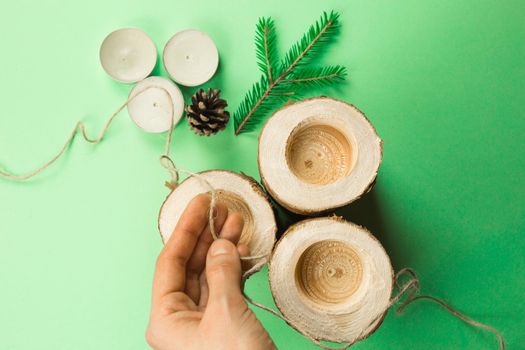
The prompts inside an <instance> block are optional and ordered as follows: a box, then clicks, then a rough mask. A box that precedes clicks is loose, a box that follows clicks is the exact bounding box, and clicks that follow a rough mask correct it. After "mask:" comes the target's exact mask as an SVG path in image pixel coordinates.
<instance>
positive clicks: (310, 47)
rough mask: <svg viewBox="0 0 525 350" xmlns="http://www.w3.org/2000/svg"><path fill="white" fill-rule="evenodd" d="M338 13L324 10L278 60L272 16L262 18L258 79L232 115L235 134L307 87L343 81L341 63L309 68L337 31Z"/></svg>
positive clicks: (257, 43) (250, 127)
mask: <svg viewBox="0 0 525 350" xmlns="http://www.w3.org/2000/svg"><path fill="white" fill-rule="evenodd" d="M338 28H339V14H338V13H336V12H333V11H332V12H330V13H326V12H324V13H323V15H322V16H321V18H320V19H319V20H318V21H317V22H315V23H314V24H313V25H312V26H310V28H309V29H308V31H307V32H306V33H305V34H304V35H303V37H302V38H301V39H300V40H299V41H298V42H296V43H295V44H294V45H293V46H292V47H291V48H290V50H289V51H288V52H287V53H286V55H285V56H284V58H283V59H282V61H279V57H278V52H277V35H276V32H275V24H274V21H273V20H272V19H271V18H261V19H260V20H259V23H257V27H256V32H255V48H256V56H257V65H258V66H259V69H260V70H261V72H262V73H263V75H262V76H261V79H260V80H259V81H258V82H256V83H255V84H254V85H253V86H252V88H251V90H249V91H248V93H247V94H246V96H245V97H244V100H243V101H242V102H241V104H240V105H239V107H238V108H237V111H236V112H235V113H234V115H233V120H234V124H235V134H236V135H238V134H240V133H241V132H244V131H252V130H254V129H255V128H256V126H257V125H258V124H259V122H260V121H261V120H262V119H263V118H264V117H266V116H267V115H268V113H269V112H271V111H272V110H274V109H276V108H277V107H279V106H280V105H281V104H282V103H283V102H284V101H285V100H287V99H289V98H293V97H297V96H298V95H299V93H300V91H301V90H302V89H304V88H306V87H320V86H328V85H332V84H334V83H337V82H339V81H341V80H344V77H345V76H346V68H345V67H343V66H339V65H336V66H328V67H310V66H309V65H310V64H311V63H312V62H313V60H314V59H315V57H316V56H317V55H318V54H319V53H320V52H322V50H323V49H324V48H325V47H326V45H327V44H329V43H330V42H331V41H332V40H333V38H334V37H335V35H336V34H337V32H338Z"/></svg>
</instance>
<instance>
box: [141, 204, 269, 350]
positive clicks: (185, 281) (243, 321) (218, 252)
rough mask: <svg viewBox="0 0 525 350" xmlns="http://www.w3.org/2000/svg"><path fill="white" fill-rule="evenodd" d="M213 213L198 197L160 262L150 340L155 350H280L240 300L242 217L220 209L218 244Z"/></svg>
mask: <svg viewBox="0 0 525 350" xmlns="http://www.w3.org/2000/svg"><path fill="white" fill-rule="evenodd" d="M209 208H210V198H209V196H208V195H199V196H197V197H195V198H194V199H193V200H192V201H191V202H190V203H189V204H188V207H187V208H186V210H185V211H184V213H183V214H182V216H181V218H180V220H179V222H178V224H177V227H176V228H175V230H174V232H173V234H172V235H171V237H170V239H169V240H168V242H167V243H166V245H165V246H164V249H163V250H162V252H161V253H160V255H159V257H158V259H157V265H156V268H155V277H154V281H153V295H152V304H151V314H150V322H149V325H148V328H147V331H146V339H147V341H148V343H149V345H150V346H151V347H152V348H154V349H156V350H177V349H184V350H192V349H199V350H200V349H206V350H220V349H228V350H244V349H250V350H252V349H253V350H267V349H276V348H275V345H274V343H273V341H272V340H271V338H270V336H269V335H268V333H267V332H266V330H265V329H264V328H263V326H262V325H261V323H260V322H259V320H257V318H256V317H255V315H254V313H253V312H252V311H251V310H250V309H249V308H248V306H247V305H246V302H245V301H244V298H243V296H242V292H241V288H240V283H241V262H240V259H239V256H240V255H244V256H245V255H248V254H249V252H248V248H247V247H246V246H244V245H241V246H239V247H236V244H237V243H238V241H239V237H240V235H241V232H242V228H243V225H244V223H243V221H242V217H241V216H240V215H239V214H237V213H228V209H227V208H226V207H225V206H224V205H222V204H218V205H217V206H216V208H215V210H216V211H215V213H214V214H216V215H215V220H214V221H215V229H216V232H219V237H220V239H218V240H216V241H214V240H213V237H212V236H211V232H210V227H209V224H208V210H209Z"/></svg>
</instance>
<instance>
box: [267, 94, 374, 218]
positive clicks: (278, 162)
mask: <svg viewBox="0 0 525 350" xmlns="http://www.w3.org/2000/svg"><path fill="white" fill-rule="evenodd" d="M381 145H382V143H381V139H380V138H379V136H378V135H377V133H376V131H375V129H374V127H373V126H372V125H371V124H370V122H369V121H368V119H367V118H366V117H365V115H364V114H363V113H362V112H361V111H359V110H358V109H357V108H355V107H354V106H352V105H350V104H347V103H345V102H343V101H339V100H335V99H332V98H328V97H317V98H311V99H306V100H303V101H300V102H297V103H294V104H292V105H288V106H284V107H282V108H281V109H280V110H278V111H277V112H275V113H274V115H273V116H272V117H271V118H269V119H268V121H267V123H266V124H265V126H264V128H263V130H262V132H261V136H260V138H259V156H258V160H259V170H260V173H261V178H262V180H263V182H264V185H265V187H266V188H267V190H268V192H269V193H270V194H271V195H272V197H274V199H275V200H276V201H277V202H279V204H281V205H282V206H284V207H285V208H287V209H289V210H291V211H292V212H295V213H299V214H307V215H308V214H315V213H319V212H325V211H328V210H330V209H334V208H338V207H341V206H344V205H346V204H349V203H351V202H353V201H354V200H355V199H357V198H359V197H360V196H361V195H363V194H364V193H365V192H366V191H367V190H369V188H370V184H372V183H373V182H374V180H375V178H376V175H377V171H378V169H379V165H380V163H381V159H382V146H381Z"/></svg>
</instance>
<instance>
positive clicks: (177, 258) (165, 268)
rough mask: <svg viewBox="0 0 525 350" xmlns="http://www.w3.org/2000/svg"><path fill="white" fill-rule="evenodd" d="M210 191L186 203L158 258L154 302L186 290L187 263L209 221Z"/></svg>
mask: <svg viewBox="0 0 525 350" xmlns="http://www.w3.org/2000/svg"><path fill="white" fill-rule="evenodd" d="M209 206H210V198H209V196H208V195H199V196H197V197H195V198H194V199H193V200H192V201H191V202H190V203H189V204H188V206H187V207H186V209H185V210H184V213H183V214H182V216H181V217H180V219H179V222H178V223H177V226H176V228H175V230H174V231H173V234H172V235H171V237H170V239H169V240H168V242H167V243H166V245H165V246H164V249H163V250H162V252H161V253H160V255H159V257H158V259H157V266H156V268H155V277H154V280H153V305H156V304H158V303H159V301H160V300H159V299H160V298H162V297H163V296H165V295H167V294H169V293H173V292H178V291H183V290H184V287H185V281H186V264H187V262H188V260H189V258H190V257H191V254H192V253H193V250H194V248H195V245H196V244H197V241H198V239H199V236H200V235H201V233H202V232H203V230H204V228H205V227H206V225H207V223H208V209H209Z"/></svg>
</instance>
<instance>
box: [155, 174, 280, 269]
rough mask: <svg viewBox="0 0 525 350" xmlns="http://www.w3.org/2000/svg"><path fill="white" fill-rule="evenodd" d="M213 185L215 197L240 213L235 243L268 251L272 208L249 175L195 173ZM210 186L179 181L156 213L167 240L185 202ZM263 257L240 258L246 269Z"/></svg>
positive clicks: (272, 232)
mask: <svg viewBox="0 0 525 350" xmlns="http://www.w3.org/2000/svg"><path fill="white" fill-rule="evenodd" d="M199 174H200V175H201V176H203V177H204V178H205V179H206V180H207V181H208V182H209V183H210V185H211V186H212V187H213V188H214V189H215V191H216V194H217V199H218V201H219V202H221V203H223V204H225V205H226V207H228V210H229V211H230V212H237V213H240V214H241V216H242V217H243V219H244V227H243V231H242V233H241V238H240V240H239V243H242V244H245V245H247V246H248V248H249V249H250V255H251V256H259V255H268V254H269V253H270V252H271V250H272V247H273V244H274V242H275V233H276V232H277V225H276V222H275V217H274V213H273V209H272V207H271V206H270V203H269V202H268V200H267V198H266V197H265V195H264V194H263V193H264V192H263V190H262V189H261V188H260V186H259V185H258V184H257V183H256V182H255V181H254V180H253V179H251V178H249V177H247V176H244V175H240V174H236V173H233V172H230V171H225V170H212V171H205V172H201V173H199ZM209 192H210V189H209V187H207V186H206V185H205V184H203V183H202V181H200V180H199V179H197V178H196V177H193V176H190V177H189V178H187V179H185V180H184V181H183V182H181V183H180V184H179V185H178V186H177V187H176V188H175V189H174V190H173V191H172V192H171V193H170V194H169V195H168V197H167V198H166V200H165V201H164V204H163V205H162V207H161V210H160V213H159V231H160V234H161V236H162V240H163V242H167V240H168V239H169V237H170V236H171V234H172V233H173V230H174V229H175V226H176V224H177V222H178V220H179V218H180V216H181V215H182V213H183V211H184V209H185V208H186V206H187V205H188V203H189V202H190V201H191V200H192V199H193V198H194V197H195V196H197V195H199V194H201V193H209ZM263 259H265V258H260V259H254V260H247V261H243V270H247V269H249V268H250V267H252V266H254V265H255V264H256V263H258V262H259V261H261V260H263Z"/></svg>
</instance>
